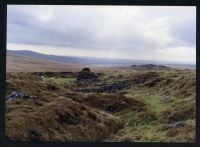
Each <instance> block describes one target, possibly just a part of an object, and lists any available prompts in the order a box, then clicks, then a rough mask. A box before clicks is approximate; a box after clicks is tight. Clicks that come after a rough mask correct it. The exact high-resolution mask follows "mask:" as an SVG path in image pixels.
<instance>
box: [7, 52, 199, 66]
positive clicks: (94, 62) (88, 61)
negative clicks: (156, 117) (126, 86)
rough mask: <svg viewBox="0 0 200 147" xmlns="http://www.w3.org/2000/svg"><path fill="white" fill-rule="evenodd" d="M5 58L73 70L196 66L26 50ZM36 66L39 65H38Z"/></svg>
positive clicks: (9, 54) (10, 54)
mask: <svg viewBox="0 0 200 147" xmlns="http://www.w3.org/2000/svg"><path fill="white" fill-rule="evenodd" d="M7 56H12V57H13V56H15V58H16V56H20V57H21V56H22V57H24V58H25V57H26V59H23V60H28V59H27V58H28V57H29V58H31V59H32V60H34V59H36V60H37V61H35V62H39V61H41V60H42V63H44V62H46V61H47V60H48V64H47V65H49V62H50V61H51V63H52V62H59V65H60V64H68V65H67V66H69V65H73V66H70V67H73V68H75V67H76V66H77V65H85V66H95V67H97V68H98V67H99V68H100V67H102V68H103V67H130V66H131V65H133V64H135V65H143V64H156V65H165V66H168V67H172V68H180V69H185V68H188V69H196V65H192V64H168V63H164V62H158V61H150V60H128V59H107V58H92V57H73V56H57V55H47V54H41V53H37V52H33V51H27V50H17V51H13V50H7ZM33 58H34V59H33ZM38 59H40V60H38ZM10 60H11V59H10ZM29 60H30V59H29ZM44 60H45V61H44ZM20 62H21V61H20V60H17V61H15V63H13V64H17V63H20ZM35 62H34V64H36V63H35ZM28 63H29V62H28ZM26 64H27V62H26ZM37 65H39V63H38V64H37ZM24 66H26V65H25V64H24ZM34 66H35V65H34ZM53 66H56V65H54V64H53ZM9 67H10V66H9ZM47 67H48V66H47ZM60 67H63V66H57V67H54V68H52V69H55V68H56V69H57V68H58V69H60ZM73 68H72V69H73Z"/></svg>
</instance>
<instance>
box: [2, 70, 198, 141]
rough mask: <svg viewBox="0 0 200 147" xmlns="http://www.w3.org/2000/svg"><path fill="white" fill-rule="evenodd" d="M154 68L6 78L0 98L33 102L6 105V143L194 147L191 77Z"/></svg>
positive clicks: (189, 72) (187, 72) (193, 75)
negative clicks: (176, 145)
mask: <svg viewBox="0 0 200 147" xmlns="http://www.w3.org/2000/svg"><path fill="white" fill-rule="evenodd" d="M133 68H136V67H133ZM137 68H138V67H137ZM143 68H144V67H143ZM157 68H158V67H156V68H153V69H147V70H135V69H132V70H127V71H123V72H118V71H117V72H115V71H109V72H106V71H104V72H101V73H95V74H96V75H97V76H92V77H91V78H90V76H88V75H93V74H94V73H92V74H91V73H90V74H88V75H86V77H87V79H84V76H85V75H84V76H81V75H80V74H78V73H77V72H68V73H67V72H66V73H63V72H55V73H54V72H42V73H41V72H38V73H25V72H23V73H8V74H7V80H6V95H10V94H11V93H12V92H13V91H16V92H23V93H26V94H29V95H32V96H36V97H37V98H36V99H16V100H12V101H7V102H6V139H7V140H17V141H111V142H112V141H117V142H118V141H125V142H127V141H128V142H129V141H130V142H195V126H196V125H195V115H196V114H195V112H196V107H195V105H196V88H195V87H196V73H195V71H194V70H178V69H170V68H164V67H162V69H157ZM87 72H91V71H86V72H84V74H87ZM77 75H78V76H79V80H78V81H77V80H76V77H77Z"/></svg>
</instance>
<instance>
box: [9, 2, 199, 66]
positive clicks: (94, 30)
mask: <svg viewBox="0 0 200 147" xmlns="http://www.w3.org/2000/svg"><path fill="white" fill-rule="evenodd" d="M7 49H10V50H30V51H35V52H39V53H45V54H51V55H67V56H89V57H105V58H110V59H115V58H121V59H133V60H157V61H165V62H173V63H189V64H195V63H196V7H192V6H191V7H189V6H187V7H183V6H70V5H68V6H64V5H57V6H52V5H8V8H7Z"/></svg>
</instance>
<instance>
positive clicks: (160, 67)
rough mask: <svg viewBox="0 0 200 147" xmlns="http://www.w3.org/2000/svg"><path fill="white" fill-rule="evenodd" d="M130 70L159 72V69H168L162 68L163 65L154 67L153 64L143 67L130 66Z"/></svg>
mask: <svg viewBox="0 0 200 147" xmlns="http://www.w3.org/2000/svg"><path fill="white" fill-rule="evenodd" d="M131 68H133V69H135V70H145V69H146V70H149V69H156V70H161V69H167V68H169V67H166V66H163V65H154V64H143V65H131Z"/></svg>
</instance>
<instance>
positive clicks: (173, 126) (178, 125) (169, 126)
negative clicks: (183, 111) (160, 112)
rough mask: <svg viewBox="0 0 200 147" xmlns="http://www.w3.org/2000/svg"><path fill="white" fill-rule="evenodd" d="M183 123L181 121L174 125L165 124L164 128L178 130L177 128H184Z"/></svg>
mask: <svg viewBox="0 0 200 147" xmlns="http://www.w3.org/2000/svg"><path fill="white" fill-rule="evenodd" d="M184 126H185V123H184V122H183V121H178V122H175V123H171V124H167V125H166V128H167V129H172V128H179V127H184Z"/></svg>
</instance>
